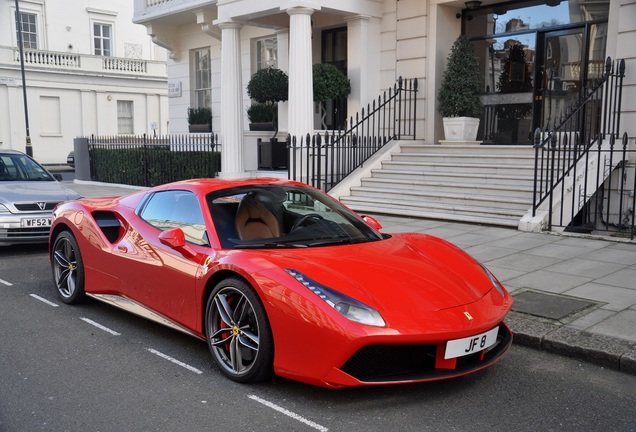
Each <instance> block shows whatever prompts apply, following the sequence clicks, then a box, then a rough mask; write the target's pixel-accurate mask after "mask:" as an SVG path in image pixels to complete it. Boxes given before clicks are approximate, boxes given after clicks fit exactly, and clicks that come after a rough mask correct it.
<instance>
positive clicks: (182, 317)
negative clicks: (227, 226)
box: [116, 190, 209, 329]
mask: <svg viewBox="0 0 636 432" xmlns="http://www.w3.org/2000/svg"><path fill="white" fill-rule="evenodd" d="M139 217H140V219H139V220H137V223H136V226H135V229H134V230H131V231H130V233H129V235H127V236H126V237H125V238H124V241H122V242H121V243H120V244H119V245H118V247H117V251H116V253H117V254H119V255H120V256H122V257H124V258H125V260H123V261H122V266H123V267H122V268H121V269H118V272H119V273H120V274H122V279H123V285H124V287H123V291H124V293H125V295H127V296H129V297H130V298H132V299H134V300H136V301H138V302H139V303H141V304H143V305H145V306H147V307H148V308H150V309H152V310H153V311H155V312H158V313H160V314H161V315H164V316H165V317H167V318H169V319H171V320H173V321H175V322H177V323H179V324H181V325H183V326H185V327H188V328H190V329H193V328H196V327H197V324H198V316H199V315H200V314H199V313H197V307H198V306H197V301H196V295H195V288H196V280H197V279H196V276H197V272H198V271H200V268H201V264H202V262H200V261H201V260H202V259H205V256H206V254H207V253H208V252H209V246H208V241H207V230H206V227H205V222H204V217H203V214H202V211H201V206H200V204H199V201H198V199H197V197H196V195H195V194H194V193H192V192H189V191H182V190H179V191H175V190H168V191H160V192H156V193H154V194H153V195H152V196H151V197H150V198H149V199H147V200H145V201H144V204H143V205H142V208H141V209H140V210H139ZM172 228H180V229H182V230H183V232H184V234H185V238H186V241H187V246H188V248H190V249H191V250H192V251H194V252H196V254H194V255H191V254H183V253H182V252H179V251H178V250H176V249H174V248H172V247H170V246H168V245H165V244H163V243H161V241H160V240H159V234H160V233H161V232H162V231H166V230H168V229H172ZM123 274H125V275H126V276H123Z"/></svg>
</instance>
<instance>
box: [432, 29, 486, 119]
mask: <svg viewBox="0 0 636 432" xmlns="http://www.w3.org/2000/svg"><path fill="white" fill-rule="evenodd" d="M481 89H482V83H481V77H480V76H479V65H478V64H477V60H476V59H475V52H474V50H473V46H472V44H471V43H470V41H469V40H468V38H467V37H466V36H465V35H461V36H459V37H458V38H457V40H456V41H455V43H453V46H452V48H451V52H450V54H449V55H448V59H447V63H446V70H445V71H444V74H443V76H442V85H441V87H440V90H439V94H438V97H437V100H438V102H439V106H438V111H439V112H440V114H442V117H479V116H480V115H481V112H482V109H483V106H482V103H481V99H480V95H481V93H482V92H481Z"/></svg>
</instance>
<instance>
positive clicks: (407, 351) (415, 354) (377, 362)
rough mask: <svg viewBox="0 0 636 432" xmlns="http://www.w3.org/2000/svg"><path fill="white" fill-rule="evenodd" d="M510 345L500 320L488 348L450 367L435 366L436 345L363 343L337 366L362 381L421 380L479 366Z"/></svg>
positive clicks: (455, 373) (508, 331)
mask: <svg viewBox="0 0 636 432" xmlns="http://www.w3.org/2000/svg"><path fill="white" fill-rule="evenodd" d="M510 345H512V333H511V332H510V330H509V329H508V327H507V326H506V325H505V324H503V323H501V324H500V325H499V334H498V335H497V342H496V343H495V344H494V345H493V346H492V347H490V348H489V349H487V350H486V351H485V352H483V353H475V354H471V355H468V356H464V357H459V358H457V362H456V364H455V367H454V368H451V369H445V368H436V367H435V365H436V356H437V345H367V346H365V347H363V348H361V349H359V350H358V351H357V352H356V353H355V354H354V355H353V356H351V358H349V360H347V362H346V363H345V364H344V365H343V366H342V367H341V368H340V369H341V370H342V371H343V372H345V373H347V374H349V375H351V376H352V377H354V378H356V379H358V380H360V381H362V382H396V381H418V380H420V381H424V380H430V379H438V378H443V377H451V376H457V375H461V374H464V373H468V372H471V371H475V370H479V369H482V368H483V367H485V366H488V365H490V364H492V363H494V362H495V361H497V360H498V359H499V358H500V357H501V356H502V355H503V354H504V353H505V352H506V351H507V350H508V348H510ZM482 354H483V357H482Z"/></svg>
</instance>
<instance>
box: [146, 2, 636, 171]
mask: <svg viewBox="0 0 636 432" xmlns="http://www.w3.org/2000/svg"><path fill="white" fill-rule="evenodd" d="M471 3H472V4H471ZM134 4H135V12H134V21H135V22H136V23H139V24H143V25H145V26H146V27H147V29H148V33H149V34H150V35H151V36H152V37H153V40H154V42H155V43H156V44H158V45H160V46H162V47H165V48H167V49H168V50H169V52H170V54H169V57H170V59H169V60H168V79H169V85H170V86H171V88H172V89H173V93H172V94H171V97H170V102H169V104H170V120H171V129H172V131H173V132H182V131H186V130H187V123H186V110H187V108H188V107H190V106H198V105H201V104H203V105H208V106H209V107H211V108H212V110H213V129H214V131H215V132H217V133H219V134H220V136H221V139H222V142H223V143H224V152H226V155H224V164H223V167H224V168H223V171H224V174H225V175H227V176H235V175H236V176H238V175H242V174H244V173H245V172H246V171H252V170H254V169H255V165H256V156H255V154H256V150H255V136H256V135H255V134H253V133H250V132H249V131H248V130H247V129H248V128H247V118H246V107H247V106H249V105H250V100H249V98H248V97H247V94H246V92H245V85H246V83H247V82H248V80H249V78H250V76H251V75H252V74H253V73H254V72H255V71H256V70H257V69H258V68H259V67H262V66H263V65H268V64H273V65H275V66H276V67H278V68H280V69H282V70H284V71H286V72H287V73H288V74H289V79H290V90H289V101H288V102H287V103H285V104H282V106H281V108H280V116H279V117H280V127H281V131H282V132H290V133H292V134H301V133H307V132H311V131H312V130H313V129H314V128H316V126H317V122H316V121H315V118H314V107H313V104H312V103H311V65H312V63H324V62H328V63H333V64H336V65H337V66H338V67H339V68H340V69H341V70H343V71H344V72H345V73H346V74H347V75H348V77H349V78H350V80H351V84H352V93H351V94H350V96H349V98H348V104H347V105H348V106H347V112H348V114H349V115H351V114H354V113H355V112H358V111H359V109H360V107H362V106H365V105H366V104H367V103H369V102H371V101H372V100H373V99H375V98H377V97H378V95H380V94H381V93H382V91H384V90H385V89H386V88H388V87H389V86H392V85H393V84H394V83H395V81H396V79H397V78H398V77H399V76H403V77H405V78H418V80H419V83H420V84H419V94H418V107H417V114H418V119H417V135H418V138H420V139H423V140H424V141H425V142H429V143H436V142H439V140H440V139H443V135H442V134H443V130H442V122H441V116H440V115H439V114H438V113H437V111H436V104H437V101H436V95H437V91H438V89H439V86H440V82H441V76H442V72H443V69H444V65H445V61H446V57H447V55H448V52H449V50H450V47H451V45H452V43H453V41H454V40H455V39H456V38H457V36H458V35H459V34H462V33H464V34H467V35H468V36H469V37H471V39H472V40H473V44H474V45H475V48H476V51H477V55H478V56H479V57H480V68H481V69H482V73H483V78H484V93H485V95H487V94H488V93H495V91H496V89H497V83H496V82H495V80H496V79H498V78H499V76H500V69H501V65H502V64H503V59H502V53H505V49H506V48H507V47H508V46H509V43H510V40H514V41H515V43H520V44H522V45H523V46H524V51H525V52H526V55H527V61H528V63H529V69H528V70H529V73H532V74H535V72H536V71H537V70H541V69H542V68H543V69H545V67H546V65H548V67H549V66H551V65H553V64H554V62H555V61H559V62H561V64H560V65H561V66H562V70H563V74H562V75H563V77H561V78H563V80H564V81H566V80H567V77H566V75H567V74H568V73H570V72H568V71H567V70H566V69H568V68H569V69H570V70H577V71H579V75H577V79H578V80H579V81H577V82H574V81H572V80H570V81H571V82H570V83H569V84H562V85H563V86H564V87H563V88H565V89H571V90H572V91H571V93H572V94H571V95H570V96H571V97H572V98H574V97H575V96H576V95H575V93H576V94H578V92H579V91H580V89H581V88H583V87H584V86H585V85H587V84H588V82H586V81H585V80H592V79H593V76H592V75H593V74H592V73H590V74H589V75H585V76H584V74H580V71H581V70H586V66H585V65H594V64H598V63H599V61H601V62H602V61H603V60H604V58H605V57H606V56H611V57H612V58H625V59H626V60H627V64H628V69H631V70H636V65H635V63H636V44H634V43H633V42H634V40H636V19H635V18H636V4H635V3H634V2H633V1H630V0H611V1H609V0H607V1H601V2H598V1H595V2H591V1H587V0H570V1H567V0H564V1H550V2H539V1H516V2H509V1H505V2H504V1H498V0H486V1H480V2H464V1H458V0H344V1H343V0H323V1H315V0H259V1H253V0H135V2H134ZM469 6H470V8H469ZM575 46H576V50H575V49H574V47H575ZM559 47H560V48H559ZM553 49H554V50H555V52H556V50H557V49H559V50H560V53H561V54H560V56H556V55H554V56H553V53H552V50H553ZM555 59H556V60H555ZM587 69H590V70H591V69H592V68H591V66H590V67H588V68H587ZM202 77H204V78H202ZM581 80H583V81H581ZM532 81H533V82H534V84H533V88H529V89H527V90H526V92H525V93H526V94H525V95H519V96H518V97H517V98H516V99H515V100H514V101H512V102H514V103H524V104H527V105H528V110H527V111H528V112H530V113H532V112H535V113H538V112H540V111H541V110H542V108H540V107H538V105H536V104H537V103H538V102H536V101H540V100H542V98H541V97H539V96H541V95H540V94H539V92H540V91H541V85H540V78H535V75H533V80H532ZM560 85H561V84H560ZM626 85H627V86H626V93H628V94H634V92H636V87H635V86H634V79H633V78H628V80H627V82H626ZM625 101H626V105H627V109H626V110H624V112H625V113H626V120H627V122H629V123H630V124H634V121H633V120H636V118H635V117H634V116H636V114H634V112H635V109H634V108H635V105H634V102H633V101H634V98H626V99H625ZM510 102H511V98H510V97H508V98H507V102H506V103H510ZM490 103H495V104H496V103H497V102H496V101H495V102H493V98H491V99H490ZM533 104H535V105H534V107H533ZM555 105H556V103H555ZM543 111H545V110H543ZM630 116H631V117H630ZM540 117H541V116H540V115H538V114H535V115H534V118H533V115H529V116H527V118H526V119H524V120H525V121H524V122H520V123H518V124H517V125H515V130H514V131H512V132H510V131H504V132H505V133H499V132H500V131H486V132H488V133H489V136H486V137H484V136H482V137H480V138H479V139H480V140H483V141H484V142H488V140H491V141H495V136H496V137H497V138H496V139H497V140H499V141H498V142H497V143H501V142H500V141H501V140H507V141H508V142H507V143H510V144H530V141H529V139H528V136H527V135H528V134H527V132H528V131H530V130H531V129H533V128H534V127H536V125H538V124H539V123H540V121H541V120H540ZM544 120H545V119H544ZM481 133H482V135H483V134H484V133H485V132H484V131H483V130H482V131H481ZM630 135H631V136H634V135H636V131H634V130H632V131H631V132H630ZM229 153H232V154H229Z"/></svg>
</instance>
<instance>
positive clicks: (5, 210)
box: [0, 204, 10, 213]
mask: <svg viewBox="0 0 636 432" xmlns="http://www.w3.org/2000/svg"><path fill="white" fill-rule="evenodd" d="M0 213H10V212H9V209H8V208H6V207H5V206H3V205H2V204H0Z"/></svg>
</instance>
